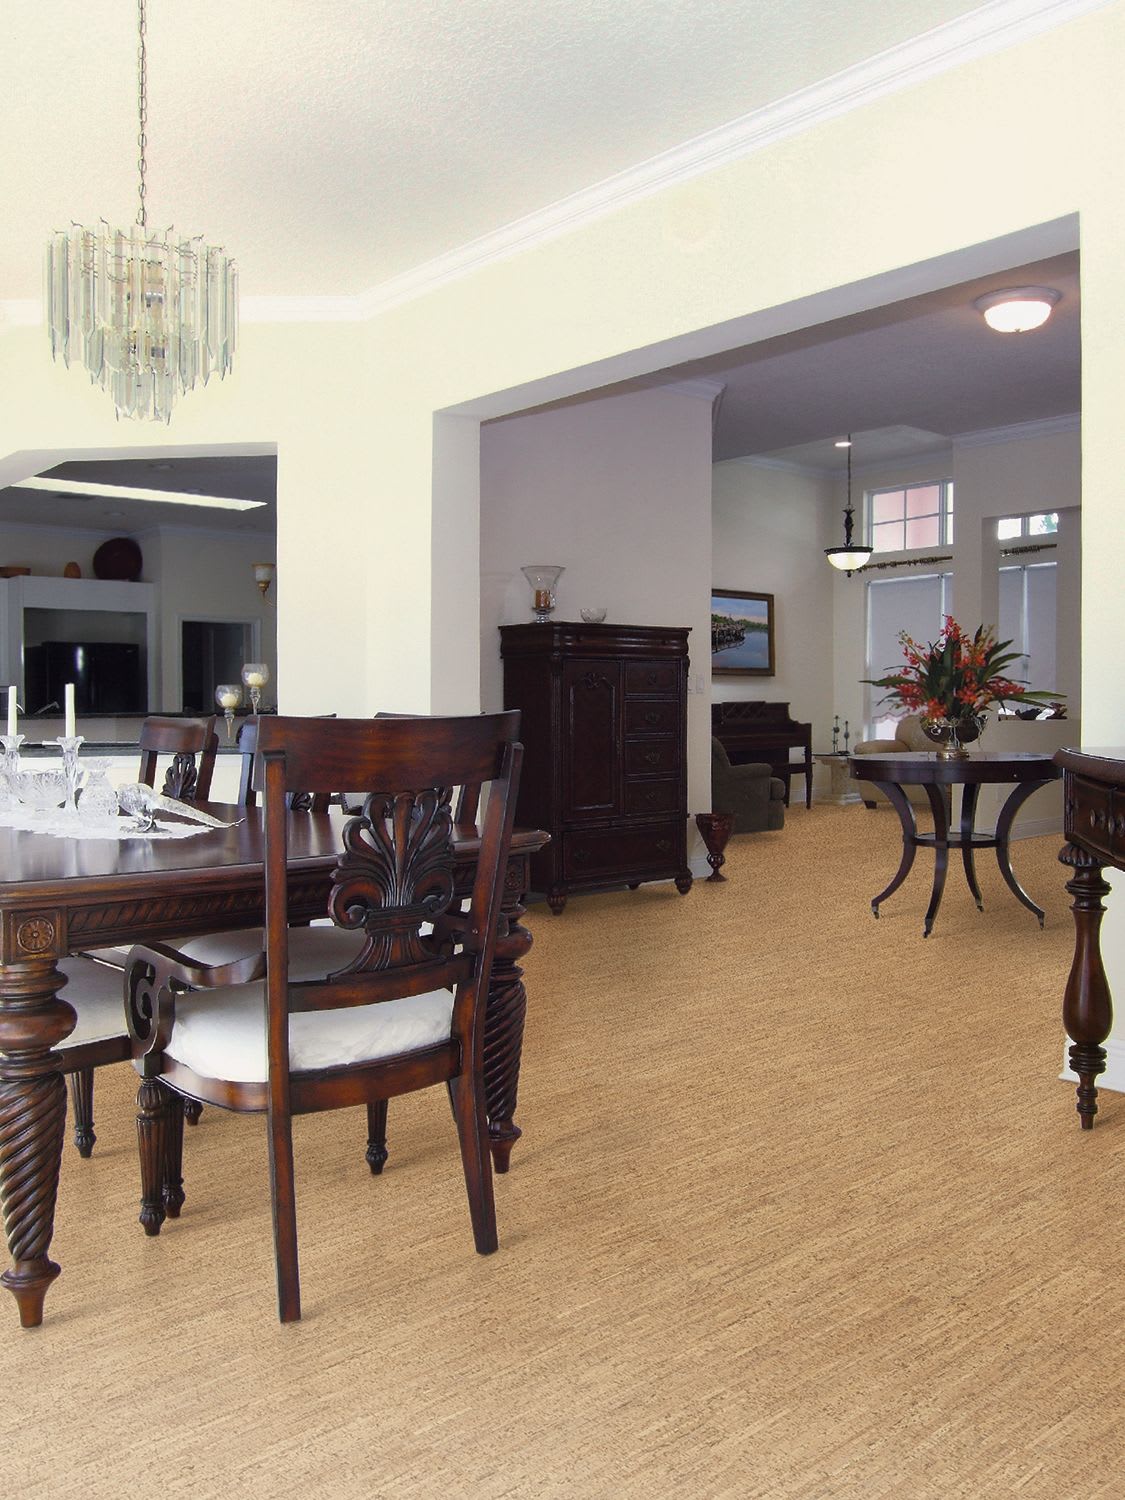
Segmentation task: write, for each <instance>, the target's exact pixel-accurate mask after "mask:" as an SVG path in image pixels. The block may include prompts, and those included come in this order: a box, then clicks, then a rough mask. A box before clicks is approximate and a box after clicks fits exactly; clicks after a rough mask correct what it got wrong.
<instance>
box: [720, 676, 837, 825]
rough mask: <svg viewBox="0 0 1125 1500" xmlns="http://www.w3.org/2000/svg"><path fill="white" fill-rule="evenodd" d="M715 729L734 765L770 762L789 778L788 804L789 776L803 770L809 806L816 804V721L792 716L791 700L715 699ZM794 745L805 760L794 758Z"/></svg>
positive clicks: (787, 799)
mask: <svg viewBox="0 0 1125 1500" xmlns="http://www.w3.org/2000/svg"><path fill="white" fill-rule="evenodd" d="M711 733H712V734H713V735H714V736H715V738H716V739H717V740H718V741H719V742H720V744H721V745H722V747H723V749H724V750H725V751H726V752H727V756H728V758H729V760H730V763H731V765H734V766H739V765H745V764H746V763H747V762H749V761H762V762H768V763H769V767H770V770H771V771H772V772H773V774H774V775H775V776H780V777H781V779H782V780H783V781H784V782H785V805H786V807H788V806H789V778H790V776H792V775H794V774H796V775H798V776H799V775H800V774H801V771H802V770H803V771H804V773H805V806H806V807H811V806H812V771H813V760H812V725H811V724H799V723H798V722H797V720H796V719H793V718H791V717H790V715H789V705H788V703H765V702H746V703H712V705H711ZM793 749H799V750H801V751H803V752H804V754H803V757H802V759H801V760H792V759H791V758H790V752H791V751H792V750H793Z"/></svg>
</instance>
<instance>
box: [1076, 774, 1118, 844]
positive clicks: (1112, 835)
mask: <svg viewBox="0 0 1125 1500" xmlns="http://www.w3.org/2000/svg"><path fill="white" fill-rule="evenodd" d="M1068 801H1069V804H1070V805H1069V806H1068V807H1067V810H1066V832H1067V834H1068V835H1071V834H1073V836H1074V837H1075V838H1076V839H1078V840H1080V842H1081V843H1083V844H1084V845H1085V846H1086V847H1087V848H1088V849H1091V850H1092V851H1093V852H1094V853H1097V854H1106V855H1108V856H1109V858H1110V859H1111V860H1113V861H1117V860H1119V859H1122V858H1125V792H1122V791H1121V789H1120V788H1116V787H1109V786H1105V785H1103V784H1102V783H1100V782H1096V781H1087V780H1086V778H1085V777H1084V776H1075V777H1072V778H1071V779H1070V781H1069V787H1068Z"/></svg>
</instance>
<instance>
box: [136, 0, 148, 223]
mask: <svg viewBox="0 0 1125 1500" xmlns="http://www.w3.org/2000/svg"><path fill="white" fill-rule="evenodd" d="M147 29H148V18H147V17H146V15H145V0H137V33H138V36H139V38H140V40H139V44H138V46H137V146H138V148H139V150H140V156H139V157H138V159H137V169H138V171H139V173H140V181H139V184H138V187H137V195H138V197H139V198H140V206H139V207H138V209H137V223H138V224H139V225H140V227H141V228H142V229H144V228H146V227H147V225H148V213H147V211H146V209H145V169H146V167H147V165H148V163H147V161H146V160H145V148H146V147H147V145H148V137H147V136H146V134H145V128H146V126H147V125H148V53H147V51H146V48H145V33H146V31H147Z"/></svg>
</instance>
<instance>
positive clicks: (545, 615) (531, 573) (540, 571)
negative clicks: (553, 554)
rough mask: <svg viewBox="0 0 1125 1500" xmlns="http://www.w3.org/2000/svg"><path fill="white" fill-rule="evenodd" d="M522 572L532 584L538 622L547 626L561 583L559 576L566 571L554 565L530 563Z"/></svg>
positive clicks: (534, 607)
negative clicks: (556, 591)
mask: <svg viewBox="0 0 1125 1500" xmlns="http://www.w3.org/2000/svg"><path fill="white" fill-rule="evenodd" d="M520 572H521V573H522V574H523V576H524V577H525V578H526V579H527V581H528V583H530V585H531V587H532V590H533V592H534V595H535V602H534V604H533V606H532V608H533V612H534V614H535V619H536V622H537V624H539V625H546V623H547V621H548V620H549V619H550V618H551V611H552V610H553V609H554V607H555V584H556V583H558V581H559V574H560V573H565V572H566V569H565V568H560V567H556V566H555V564H554V563H528V565H527V567H526V568H521V569H520Z"/></svg>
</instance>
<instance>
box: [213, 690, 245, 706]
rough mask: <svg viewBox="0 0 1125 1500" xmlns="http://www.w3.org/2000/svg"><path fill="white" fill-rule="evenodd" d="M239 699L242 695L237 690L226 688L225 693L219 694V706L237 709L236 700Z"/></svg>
mask: <svg viewBox="0 0 1125 1500" xmlns="http://www.w3.org/2000/svg"><path fill="white" fill-rule="evenodd" d="M241 697H242V694H241V693H240V692H239V691H238V690H237V688H228V689H227V691H226V692H225V693H220V694H219V706H220V707H221V708H237V707H238V700H239V699H240V698H241Z"/></svg>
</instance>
